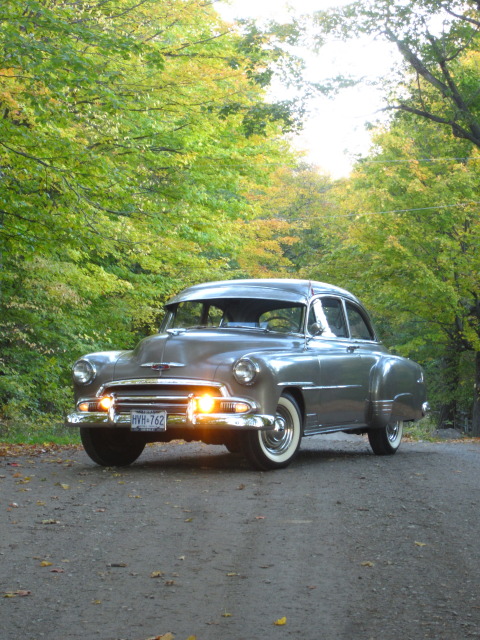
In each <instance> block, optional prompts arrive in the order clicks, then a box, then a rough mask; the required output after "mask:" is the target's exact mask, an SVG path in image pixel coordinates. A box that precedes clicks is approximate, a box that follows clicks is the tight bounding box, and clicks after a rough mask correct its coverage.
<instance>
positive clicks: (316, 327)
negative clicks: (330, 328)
mask: <svg viewBox="0 0 480 640" xmlns="http://www.w3.org/2000/svg"><path fill="white" fill-rule="evenodd" d="M324 330H325V329H324V327H322V325H321V324H318V322H314V323H313V324H312V325H311V326H310V328H309V332H310V335H311V336H312V338H314V337H315V336H320V335H322V333H323V332H324Z"/></svg>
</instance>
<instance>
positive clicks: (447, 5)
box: [316, 0, 480, 147]
mask: <svg viewBox="0 0 480 640" xmlns="http://www.w3.org/2000/svg"><path fill="white" fill-rule="evenodd" d="M316 27H317V28H318V30H319V34H317V37H318V39H319V40H320V41H322V39H323V38H324V37H325V35H326V34H328V35H336V36H338V37H342V38H353V37H357V36H359V35H361V34H366V35H368V36H372V37H382V38H384V39H386V40H388V41H390V42H392V43H394V44H395V45H396V47H397V48H398V50H399V52H400V54H401V56H402V58H403V61H404V64H405V66H404V69H403V77H404V78H405V74H407V82H406V83H405V81H404V79H402V80H400V82H398V78H395V79H394V85H393V86H392V85H391V83H390V86H391V93H390V95H389V96H388V103H389V106H388V107H387V109H390V110H400V111H403V112H406V113H411V114H414V115H416V116H419V117H421V118H424V119H427V120H430V121H432V122H436V123H439V124H442V125H445V126H446V127H448V128H449V129H450V130H451V131H452V133H453V134H454V136H456V137H458V138H462V139H465V140H469V141H470V142H471V143H472V144H474V145H475V146H477V147H480V103H479V94H478V84H477V83H475V82H471V81H470V82H469V81H465V78H464V77H462V76H461V77H460V78H459V77H458V70H459V67H460V68H463V69H465V67H464V65H463V64H462V63H461V62H460V61H462V60H465V58H466V56H468V54H470V53H471V54H474V55H475V54H477V53H478V45H479V30H480V3H479V2H478V1H477V0H466V1H464V0H454V1H453V2H452V1H448V2H445V1H443V0H426V1H425V0H422V1H421V2H420V1H419V0H408V1H406V2H401V3H398V2H395V1H393V0H380V1H377V0H375V1H373V0H360V1H358V2H353V3H351V4H349V5H346V6H345V7H342V8H341V9H338V10H334V11H321V12H318V13H317V14H316ZM478 64H479V60H478V57H476V63H475V65H476V71H475V76H476V77H478ZM462 75H463V74H462ZM412 77H413V79H414V82H412ZM337 84H338V83H337ZM405 85H406V86H407V91H406V92H405Z"/></svg>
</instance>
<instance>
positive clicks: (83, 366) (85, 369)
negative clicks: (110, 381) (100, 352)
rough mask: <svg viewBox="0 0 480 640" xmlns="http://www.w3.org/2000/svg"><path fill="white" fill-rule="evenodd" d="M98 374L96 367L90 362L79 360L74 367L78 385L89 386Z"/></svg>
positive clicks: (74, 375) (75, 379)
mask: <svg viewBox="0 0 480 640" xmlns="http://www.w3.org/2000/svg"><path fill="white" fill-rule="evenodd" d="M96 373H97V372H96V370H95V367H94V366H93V364H92V363H91V362H89V361H88V360H77V362H76V363H75V364H74V366H73V379H74V381H75V382H76V383H77V384H89V383H90V382H92V380H93V379H94V378H95V375H96Z"/></svg>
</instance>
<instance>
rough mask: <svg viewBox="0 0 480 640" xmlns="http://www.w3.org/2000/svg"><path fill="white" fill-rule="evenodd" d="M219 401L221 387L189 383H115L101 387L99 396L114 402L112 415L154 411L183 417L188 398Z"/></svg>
mask: <svg viewBox="0 0 480 640" xmlns="http://www.w3.org/2000/svg"><path fill="white" fill-rule="evenodd" d="M205 393H208V394H209V395H211V396H216V397H221V396H223V395H224V391H223V388H222V387H221V385H218V384H213V383H202V382H190V383H183V384H182V383H180V382H179V381H175V383H171V384H169V383H168V381H166V380H154V381H151V380H148V381H137V380H132V381H125V380H122V381H119V382H114V383H111V384H107V385H105V386H104V387H103V388H102V390H101V395H110V396H112V397H114V398H115V413H117V414H122V413H129V412H130V411H132V410H134V409H155V410H158V411H162V410H164V411H166V412H167V413H169V414H171V413H174V414H185V412H186V410H187V405H188V399H189V397H190V396H191V395H195V396H198V395H203V394H205Z"/></svg>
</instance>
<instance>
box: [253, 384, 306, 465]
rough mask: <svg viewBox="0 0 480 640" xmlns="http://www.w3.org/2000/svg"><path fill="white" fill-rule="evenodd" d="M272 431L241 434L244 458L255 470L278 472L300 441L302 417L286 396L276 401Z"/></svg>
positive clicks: (287, 463)
mask: <svg viewBox="0 0 480 640" xmlns="http://www.w3.org/2000/svg"><path fill="white" fill-rule="evenodd" d="M276 423H277V427H278V429H277V430H276V431H249V432H247V433H245V442H244V451H243V452H244V454H245V455H246V457H247V458H248V460H249V461H250V463H251V464H252V465H253V466H254V467H255V468H256V469H262V470H265V471H267V470H269V469H281V468H283V467H286V466H288V465H289V464H290V462H291V461H292V460H293V458H294V457H295V455H296V453H297V451H298V447H299V446H300V440H301V437H302V416H301V413H300V409H299V408H298V405H297V403H296V402H295V400H294V399H293V398H292V397H291V396H290V395H283V396H281V397H280V399H279V401H278V405H277V410H276Z"/></svg>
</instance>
